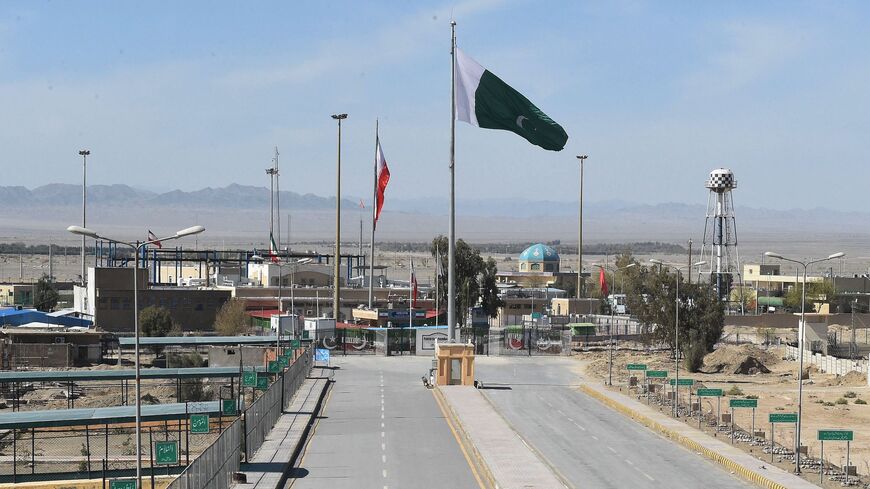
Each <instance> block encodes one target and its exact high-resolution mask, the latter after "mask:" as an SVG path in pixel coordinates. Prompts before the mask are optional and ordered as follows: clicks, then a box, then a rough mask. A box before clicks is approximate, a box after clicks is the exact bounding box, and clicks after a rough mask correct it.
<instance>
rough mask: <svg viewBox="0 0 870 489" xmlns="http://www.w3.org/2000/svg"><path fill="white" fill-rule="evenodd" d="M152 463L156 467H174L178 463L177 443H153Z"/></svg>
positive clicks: (173, 441)
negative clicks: (156, 465)
mask: <svg viewBox="0 0 870 489" xmlns="http://www.w3.org/2000/svg"><path fill="white" fill-rule="evenodd" d="M154 463H156V464H158V465H174V464H177V463H178V442H177V441H175V440H172V441H156V442H154Z"/></svg>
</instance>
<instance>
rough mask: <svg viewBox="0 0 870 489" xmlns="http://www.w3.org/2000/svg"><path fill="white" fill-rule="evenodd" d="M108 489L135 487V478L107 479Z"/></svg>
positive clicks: (134, 488) (132, 488)
mask: <svg viewBox="0 0 870 489" xmlns="http://www.w3.org/2000/svg"><path fill="white" fill-rule="evenodd" d="M109 489H136V480H135V479H115V480H111V481H109Z"/></svg>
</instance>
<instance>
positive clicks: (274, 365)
mask: <svg viewBox="0 0 870 489" xmlns="http://www.w3.org/2000/svg"><path fill="white" fill-rule="evenodd" d="M280 370H281V367H279V366H278V362H277V361H275V360H269V366H268V367H267V368H266V371H267V372H269V373H270V374H277V373H278V372H279V371H280Z"/></svg>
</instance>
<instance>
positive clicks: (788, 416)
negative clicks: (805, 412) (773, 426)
mask: <svg viewBox="0 0 870 489" xmlns="http://www.w3.org/2000/svg"><path fill="white" fill-rule="evenodd" d="M767 419H768V420H769V421H770V422H771V423H797V419H798V416H797V413H770V414H768V415H767Z"/></svg>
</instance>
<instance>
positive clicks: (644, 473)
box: [641, 472, 655, 481]
mask: <svg viewBox="0 0 870 489" xmlns="http://www.w3.org/2000/svg"><path fill="white" fill-rule="evenodd" d="M641 474H643V476H644V477H646V478H647V479H649V480H651V481H654V480H655V479H653V478H652V477H651V476H650V475H649V474H647V473H646V472H641Z"/></svg>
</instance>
